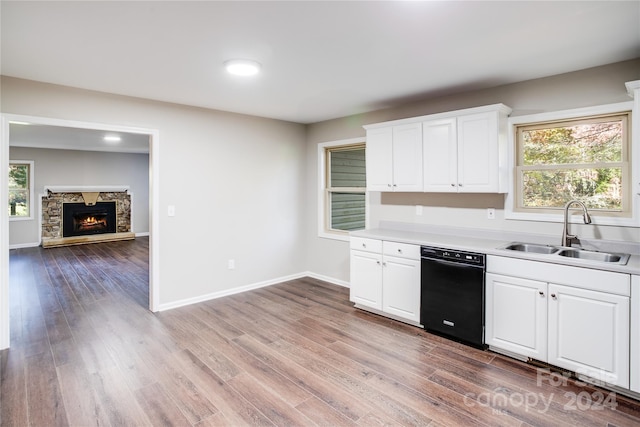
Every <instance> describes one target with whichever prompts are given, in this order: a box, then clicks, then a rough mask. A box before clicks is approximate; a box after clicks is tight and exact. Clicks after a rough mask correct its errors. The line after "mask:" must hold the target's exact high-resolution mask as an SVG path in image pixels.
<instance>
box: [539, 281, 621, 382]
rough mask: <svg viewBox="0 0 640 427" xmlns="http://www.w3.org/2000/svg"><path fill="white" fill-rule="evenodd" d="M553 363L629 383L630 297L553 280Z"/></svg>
mask: <svg viewBox="0 0 640 427" xmlns="http://www.w3.org/2000/svg"><path fill="white" fill-rule="evenodd" d="M548 333H549V358H548V361H549V363H551V364H552V365H556V366H560V367H562V368H566V369H569V370H571V371H575V372H577V373H578V374H584V375H588V376H589V377H592V378H595V379H597V380H601V381H604V382H607V383H610V384H614V385H617V386H620V387H626V388H628V387H629V298H628V297H624V296H620V295H614V294H608V293H604V292H596V291H590V290H585V289H579V288H573V287H569V286H561V285H556V284H549V331H548Z"/></svg>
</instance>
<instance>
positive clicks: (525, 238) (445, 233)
mask: <svg viewBox="0 0 640 427" xmlns="http://www.w3.org/2000/svg"><path fill="white" fill-rule="evenodd" d="M351 236H354V237H365V238H370V239H379V240H387V241H393V242H400V243H410V244H416V245H422V246H436V247H440V248H444V249H454V250H462V251H469V252H479V253H483V254H487V255H498V256H504V257H510V258H520V259H528V260H531V261H541V262H548V263H552V264H562V265H572V266H576V267H585V268H592V269H596V270H605V271H612V272H619V273H626V274H638V275H640V254H638V252H637V251H636V250H634V251H627V250H620V249H617V250H615V249H612V247H614V248H615V247H616V246H618V247H619V246H621V245H623V244H622V243H620V245H617V244H616V242H611V241H603V244H606V245H607V248H606V251H608V252H609V251H610V252H619V253H631V257H630V258H629V261H628V262H627V264H626V265H620V264H615V263H606V262H598V261H589V260H584V259H575V258H566V257H562V256H559V255H546V254H536V253H531V252H519V251H511V250H506V249H501V248H503V247H504V246H506V245H508V244H509V243H511V242H514V241H517V242H524V243H543V244H551V245H557V243H553V242H549V241H545V240H548V239H547V237H546V236H536V237H535V238H532V236H531V235H526V234H522V235H521V236H520V235H517V234H513V233H511V234H510V235H509V236H506V235H505V236H500V235H498V234H497V233H491V232H483V231H482V230H475V229H470V230H465V229H462V228H458V229H447V228H444V227H443V228H440V229H438V230H418V231H414V230H409V229H400V228H376V229H370V230H361V231H353V232H351ZM519 237H521V238H519ZM596 243H597V242H596ZM596 243H594V241H589V246H586V245H585V249H592V247H591V246H593V245H594V244H596ZM625 245H627V244H626V243H625ZM628 245H630V246H635V245H636V244H628ZM624 249H628V248H624ZM633 249H636V248H635V247H634V248H633ZM602 250H605V249H602Z"/></svg>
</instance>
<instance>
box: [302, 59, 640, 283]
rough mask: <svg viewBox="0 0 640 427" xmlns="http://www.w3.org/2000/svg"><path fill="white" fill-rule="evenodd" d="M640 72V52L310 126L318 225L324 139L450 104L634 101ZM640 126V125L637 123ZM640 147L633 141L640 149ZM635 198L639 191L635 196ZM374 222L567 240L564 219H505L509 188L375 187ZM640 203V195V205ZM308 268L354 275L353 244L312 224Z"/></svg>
mask: <svg viewBox="0 0 640 427" xmlns="http://www.w3.org/2000/svg"><path fill="white" fill-rule="evenodd" d="M638 79H640V59H636V60H633V61H626V62H621V63H617V64H611V65H608V66H603V67H597V68H592V69H588V70H583V71H578V72H574V73H567V74H562V75H558V76H552V77H547V78H543V79H536V80H531V81H526V82H521V83H516V84H510V85H505V86H500V87H497V88H493V89H488V90H482V91H475V92H466V93H459V94H457V95H451V96H446V97H440V98H432V99H426V100H423V101H419V102H410V103H407V104H405V105H403V106H402V107H399V108H392V109H387V110H380V111H376V112H372V113H368V114H362V115H357V116H350V117H344V118H340V119H336V120H330V121H326V122H322V123H316V124H312V125H310V126H308V129H307V143H308V146H309V150H308V157H307V169H308V174H307V180H308V195H307V209H308V212H307V214H308V215H309V217H310V218H311V224H316V222H315V219H316V218H317V196H316V191H317V190H316V185H317V184H316V182H315V180H316V176H317V151H318V150H317V149H316V147H317V144H319V143H322V142H326V141H335V140H341V139H348V138H357V137H363V136H365V131H364V129H363V128H362V126H363V125H365V124H370V123H377V122H383V121H388V120H395V119H401V118H407V117H415V116H422V115H427V114H433V113H438V112H444V111H452V110H458V109H463V108H471V107H477V106H481V105H488V104H495V103H504V104H506V105H508V106H510V107H511V108H512V109H513V112H512V114H511V115H512V116H520V115H526V114H533V113H541V112H549V111H559V110H566V109H573V108H579V107H588V106H595V105H602V104H610V103H617V102H628V101H631V98H630V97H629V96H628V94H627V91H626V88H625V82H628V81H634V80H638ZM636 131H638V130H636ZM638 149H640V147H633V150H638ZM634 197H636V198H637V197H638V196H637V195H635V196H634ZM370 202H371V206H370V210H371V216H370V220H371V226H372V228H375V227H376V226H377V225H378V224H379V223H380V221H397V222H403V223H414V224H419V225H422V224H428V225H442V226H453V227H468V228H480V229H490V230H499V231H520V232H527V233H535V234H541V235H546V236H549V237H550V238H552V239H557V240H558V243H559V241H560V236H561V232H562V226H561V224H558V223H547V222H534V221H514V220H505V219H504V209H503V207H504V196H503V195H473V194H460V195H458V194H435V193H398V194H394V193H378V192H372V193H370ZM416 205H423V206H424V209H423V215H422V216H416V214H415V206H416ZM638 205H639V204H638V203H637V202H636V203H635V206H638ZM487 207H493V208H496V219H495V220H488V219H487V215H486V208H487ZM571 231H572V232H574V233H577V234H578V235H579V236H580V237H582V238H585V239H589V238H591V239H593V238H598V239H608V240H621V241H632V242H638V241H640V231H639V230H638V229H637V228H632V227H606V226H593V225H589V226H586V225H572V229H571ZM307 233H308V234H307V249H308V252H307V254H308V257H309V258H308V263H307V265H308V269H309V270H310V271H313V272H316V273H318V274H324V275H327V276H331V277H334V278H336V279H339V280H348V279H349V262H348V243H346V242H339V241H334V240H328V239H323V238H319V237H318V236H317V230H316V229H315V228H314V227H313V226H310V227H309V228H308V229H307Z"/></svg>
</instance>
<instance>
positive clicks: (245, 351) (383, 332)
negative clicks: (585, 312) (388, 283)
mask: <svg viewBox="0 0 640 427" xmlns="http://www.w3.org/2000/svg"><path fill="white" fill-rule="evenodd" d="M10 266H11V270H10V287H11V301H10V308H11V334H12V336H11V348H10V349H9V350H4V351H2V352H1V353H0V355H1V365H0V368H1V370H2V372H1V378H2V383H1V389H0V392H1V403H0V405H1V409H0V414H1V417H2V419H1V423H2V425H4V426H29V425H31V426H42V427H49V426H64V425H72V426H91V425H94V426H145V425H154V426H170V425H175V426H202V427H205V426H217V425H226V426H245V425H260V426H273V425H276V426H315V425H318V426H381V425H403V426H408V425H415V426H445V425H448V426H483V425H484V426H542V425H547V426H560V425H572V426H608V425H615V426H638V425H640V403H639V402H638V401H634V400H632V399H629V398H626V397H623V396H621V395H619V394H618V395H616V394H613V393H610V392H608V391H606V390H603V389H598V388H594V387H592V386H586V385H584V384H579V383H576V382H575V381H573V380H563V378H562V377H561V376H559V375H551V374H550V373H548V372H546V371H540V370H538V369H536V368H535V367H533V366H531V365H527V364H525V363H521V362H519V361H515V360H512V359H509V358H507V357H504V356H501V355H497V354H495V353H492V352H489V351H480V350H477V349H474V348H471V347H467V346H465V345H462V344H458V343H455V342H452V341H449V340H447V339H444V338H442V337H438V336H435V335H432V334H430V333H427V332H425V331H423V330H421V329H419V328H416V327H413V326H408V325H405V324H402V323H398V322H395V321H392V320H388V319H385V318H383V317H379V316H375V315H372V314H368V313H365V312H362V311H360V310H357V309H354V308H353V307H352V304H351V303H350V302H349V295H348V289H345V288H342V287H338V286H335V285H332V284H328V283H324V282H321V281H318V280H314V279H299V280H293V281H290V282H286V283H281V284H278V285H274V286H270V287H266V288H262V289H258V290H253V291H250V292H246V293H242V294H237V295H234V296H229V297H225V298H220V299H216V300H213V301H209V302H204V303H199V304H194V305H192V306H188V307H183V308H177V309H174V310H169V311H165V312H160V313H156V314H153V313H151V312H149V311H148V310H147V305H148V303H147V300H148V239H146V238H138V239H136V240H135V241H126V242H113V243H100V244H93V245H85V246H73V247H64V248H52V249H42V248H29V249H18V250H12V251H11V256H10ZM185 267H187V266H183V265H180V266H179V265H176V268H185ZM164 268H166V266H164ZM202 280H207V281H215V278H213V277H203V278H202ZM163 286H165V287H168V286H184V284H183V283H166V282H164V283H163ZM614 407H615V408H614Z"/></svg>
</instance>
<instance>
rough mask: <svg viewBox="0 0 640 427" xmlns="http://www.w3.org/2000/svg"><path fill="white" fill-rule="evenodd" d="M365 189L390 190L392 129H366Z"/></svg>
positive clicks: (391, 179) (391, 180)
mask: <svg viewBox="0 0 640 427" xmlns="http://www.w3.org/2000/svg"><path fill="white" fill-rule="evenodd" d="M365 155H366V158H367V159H366V160H367V190H370V191H392V190H393V187H392V184H393V129H392V128H391V127H388V128H379V129H370V130H368V131H367V149H366V154H365Z"/></svg>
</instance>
